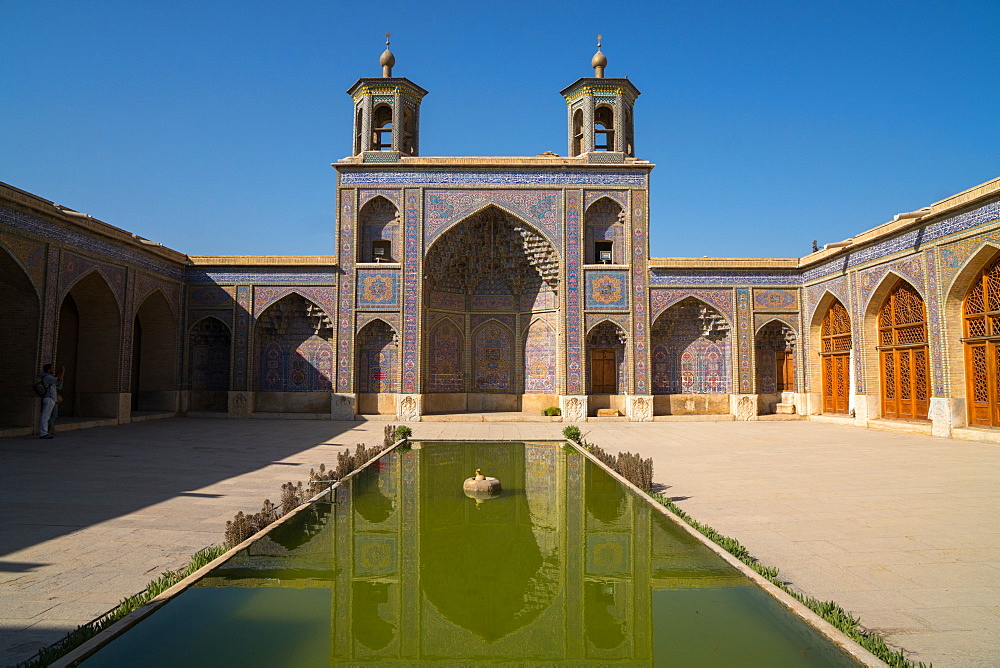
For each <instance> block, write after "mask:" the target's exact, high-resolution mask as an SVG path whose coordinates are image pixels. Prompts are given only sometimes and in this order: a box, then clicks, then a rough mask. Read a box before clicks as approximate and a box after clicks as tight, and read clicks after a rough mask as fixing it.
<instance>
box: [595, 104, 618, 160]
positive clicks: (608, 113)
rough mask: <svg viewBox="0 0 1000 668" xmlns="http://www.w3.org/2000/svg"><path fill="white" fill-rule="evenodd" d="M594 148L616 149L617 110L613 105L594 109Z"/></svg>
mask: <svg viewBox="0 0 1000 668" xmlns="http://www.w3.org/2000/svg"><path fill="white" fill-rule="evenodd" d="M594 150H595V151H613V150H615V112H614V111H613V110H612V109H611V107H605V106H600V107H598V108H597V109H595V110H594Z"/></svg>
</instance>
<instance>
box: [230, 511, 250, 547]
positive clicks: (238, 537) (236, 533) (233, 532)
mask: <svg viewBox="0 0 1000 668" xmlns="http://www.w3.org/2000/svg"><path fill="white" fill-rule="evenodd" d="M253 534H254V532H253V531H251V530H250V519H249V518H248V517H247V516H246V515H244V514H243V511H242V510H241V511H239V512H238V513H236V517H234V518H233V519H232V520H230V521H228V522H226V539H225V540H226V547H236V546H237V545H239V544H240V543H242V542H243V541H245V540H246V539H247V538H249V537H250V536H252V535H253Z"/></svg>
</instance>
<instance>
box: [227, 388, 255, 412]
mask: <svg viewBox="0 0 1000 668" xmlns="http://www.w3.org/2000/svg"><path fill="white" fill-rule="evenodd" d="M252 412H253V392H230V393H229V417H231V418H248V417H250V413H252Z"/></svg>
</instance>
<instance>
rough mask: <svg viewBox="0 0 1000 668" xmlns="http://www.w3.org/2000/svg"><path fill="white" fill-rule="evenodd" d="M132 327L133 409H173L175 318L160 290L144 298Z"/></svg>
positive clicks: (174, 389)
mask: <svg viewBox="0 0 1000 668" xmlns="http://www.w3.org/2000/svg"><path fill="white" fill-rule="evenodd" d="M132 330H133V331H132V371H131V383H130V391H131V393H132V410H133V411H176V410H177V343H178V341H177V320H176V318H175V317H174V313H173V311H171V310H170V305H169V304H168V303H167V300H166V298H165V297H164V296H163V292H161V291H160V290H154V291H153V292H152V293H151V294H150V295H149V296H148V297H146V298H145V299H144V300H143V302H142V305H141V306H139V309H138V310H137V311H136V314H135V318H134V319H133V321H132Z"/></svg>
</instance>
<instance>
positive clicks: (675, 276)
mask: <svg viewBox="0 0 1000 668" xmlns="http://www.w3.org/2000/svg"><path fill="white" fill-rule="evenodd" d="M801 280H802V277H801V275H800V274H799V272H798V271H796V270H794V269H793V270H789V271H782V272H767V271H760V272H738V271H699V270H687V269H669V270H668V269H653V270H652V271H650V274H649V282H650V283H651V284H653V285H677V284H683V285H691V284H702V285H703V284H711V283H721V284H723V285H735V284H744V285H763V284H767V285H771V284H773V285H783V284H788V285H794V284H797V283H799V282H801Z"/></svg>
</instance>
